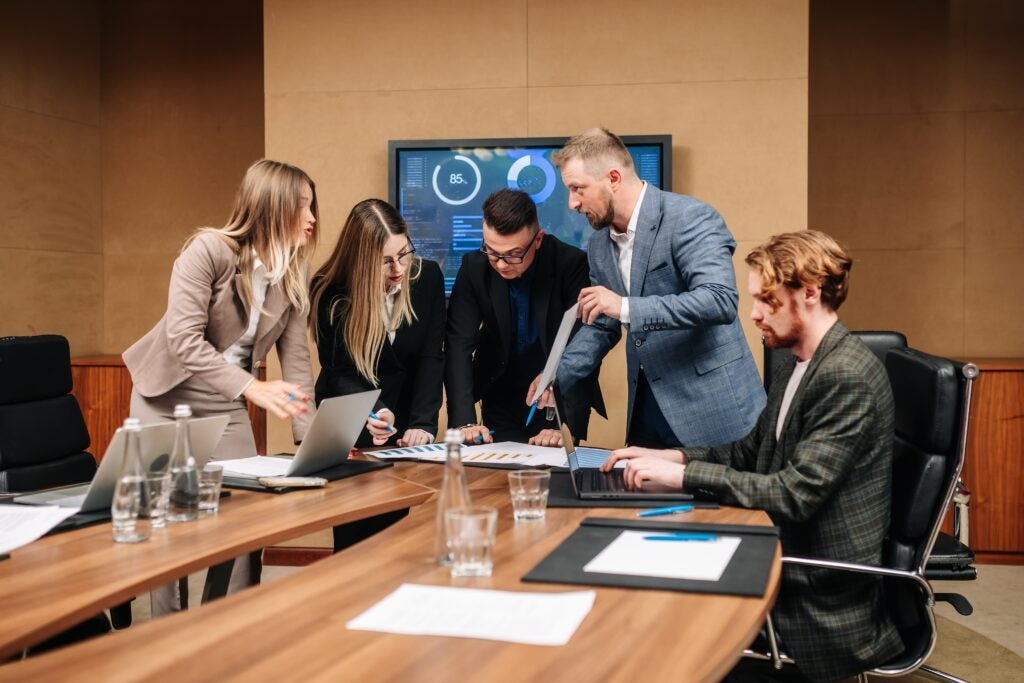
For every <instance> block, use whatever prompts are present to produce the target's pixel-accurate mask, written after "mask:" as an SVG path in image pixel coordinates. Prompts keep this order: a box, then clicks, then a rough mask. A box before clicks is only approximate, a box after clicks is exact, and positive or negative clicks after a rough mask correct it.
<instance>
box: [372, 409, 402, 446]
mask: <svg viewBox="0 0 1024 683" xmlns="http://www.w3.org/2000/svg"><path fill="white" fill-rule="evenodd" d="M377 416H378V417H379V418H380V419H379V420H375V419H373V418H372V417H368V418H366V431H368V432H370V436H372V437H373V445H374V446H383V445H384V444H385V443H387V440H388V439H389V438H391V435H392V434H394V433H395V427H394V425H395V414H394V413H392V412H391V411H390V410H388V409H387V408H382V409H381V410H378V411H377Z"/></svg>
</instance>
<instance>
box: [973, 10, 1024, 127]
mask: <svg viewBox="0 0 1024 683" xmlns="http://www.w3.org/2000/svg"><path fill="white" fill-rule="evenodd" d="M967 6H968V10H967V108H968V110H977V109H1022V108H1024V3H1021V2H1019V0H971V1H970V2H969V3H967Z"/></svg>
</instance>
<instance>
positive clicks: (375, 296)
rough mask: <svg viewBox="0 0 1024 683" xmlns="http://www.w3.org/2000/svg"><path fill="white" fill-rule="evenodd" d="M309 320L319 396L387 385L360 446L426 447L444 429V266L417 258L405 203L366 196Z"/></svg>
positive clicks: (320, 277)
mask: <svg viewBox="0 0 1024 683" xmlns="http://www.w3.org/2000/svg"><path fill="white" fill-rule="evenodd" d="M310 300H311V302H312V314H311V316H310V327H311V328H312V330H313V332H314V334H315V335H316V340H317V349H318V353H319V356H320V366H321V370H320V376H319V377H317V380H316V388H315V391H316V402H317V405H319V404H320V402H321V401H323V400H324V399H326V398H331V397H333V396H345V395H348V394H354V393H358V392H361V391H368V390H370V389H375V388H379V389H380V392H381V393H380V399H379V401H378V402H377V405H376V407H375V409H374V412H375V413H376V415H377V417H378V418H379V419H375V418H373V417H367V420H366V429H365V430H364V431H363V433H362V434H360V436H359V439H358V440H357V441H356V446H357V447H360V448H362V447H369V446H381V445H384V444H396V445H399V446H420V445H423V444H426V443H430V442H432V441H433V440H434V437H435V436H436V434H437V413H438V411H439V410H440V408H441V384H442V381H443V377H444V353H443V350H442V346H443V343H444V326H445V301H444V278H443V276H442V275H441V268H440V267H439V266H438V265H437V264H436V263H434V262H433V261H427V260H424V259H421V258H419V257H418V256H416V250H415V249H414V248H413V245H412V242H411V241H410V239H409V229H408V227H407V226H406V224H405V221H404V220H403V219H402V217H401V215H399V213H398V211H397V210H396V209H395V208H394V207H393V206H391V205H390V204H388V203H387V202H385V201H382V200H380V199H366V200H364V201H361V202H359V203H358V204H356V205H355V206H354V207H353V208H352V211H351V213H349V215H348V220H346V222H345V227H344V228H343V229H342V231H341V235H340V237H339V238H338V243H337V245H336V246H335V247H334V251H333V253H332V254H331V256H330V258H328V259H327V262H326V263H325V264H324V265H323V266H322V267H321V268H320V269H319V270H318V271H317V273H316V275H314V276H313V284H312V290H311V293H310Z"/></svg>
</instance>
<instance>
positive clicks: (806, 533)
mask: <svg viewBox="0 0 1024 683" xmlns="http://www.w3.org/2000/svg"><path fill="white" fill-rule="evenodd" d="M795 365H796V361H795V359H794V357H793V356H792V355H790V356H789V357H787V359H786V360H785V362H783V363H782V366H781V367H780V368H779V369H778V370H777V371H776V373H775V376H774V377H773V378H772V382H771V387H772V389H771V395H770V396H769V397H768V405H767V407H766V408H765V410H764V412H763V413H762V414H761V417H760V419H759V420H758V422H757V426H756V427H755V428H754V429H753V430H752V431H751V432H750V434H748V435H747V436H746V437H745V438H744V439H742V440H740V441H737V442H735V443H731V444H728V445H725V446H720V447H718V448H687V449H686V455H687V458H688V460H689V463H688V464H687V466H686V470H685V472H684V473H683V485H684V486H685V487H686V488H699V489H706V490H710V491H713V492H716V493H717V494H718V495H719V496H720V498H721V500H722V502H723V503H726V504H729V505H741V506H743V507H748V508H760V509H762V510H765V511H766V512H768V514H769V515H770V516H771V518H772V521H773V522H774V523H775V524H776V525H778V527H779V529H780V531H781V534H780V535H781V539H782V550H783V554H785V555H795V556H800V557H817V558H823V559H828V560H839V561H844V562H857V563H861V564H869V565H875V566H878V565H880V564H881V561H882V542H883V540H884V538H885V534H886V532H887V530H888V528H889V515H890V507H891V500H892V491H891V489H892V461H893V433H894V417H893V399H892V389H891V387H890V385H889V378H888V376H887V375H886V372H885V368H883V367H882V364H881V363H880V362H879V360H878V358H877V357H876V356H875V355H874V354H873V353H872V352H871V351H870V350H869V349H868V348H867V346H865V345H864V343H863V342H861V341H860V340H859V339H857V338H856V337H855V336H853V335H852V334H850V333H849V331H848V330H847V329H846V327H845V326H844V325H843V324H842V323H841V322H838V321H837V322H836V323H835V324H834V325H833V326H832V328H831V329H830V330H829V331H828V333H827V334H826V335H825V337H824V339H822V341H821V344H820V345H819V346H818V349H817V350H816V351H815V352H814V356H813V357H812V358H811V364H810V365H809V366H807V372H806V373H805V374H804V377H803V380H801V382H800V386H799V388H798V389H797V392H796V394H795V395H794V396H793V400H792V403H791V404H790V408H789V412H788V413H786V418H785V421H784V422H783V427H782V435H781V437H780V438H779V439H776V438H775V425H776V423H777V422H778V419H779V411H780V409H781V407H782V396H783V394H784V393H785V391H786V385H787V384H789V378H790V376H791V375H792V374H793V369H794V367H795ZM884 600H885V596H884V595H883V585H882V582H881V580H880V579H879V577H875V576H870V575H866V574H853V573H850V572H837V571H835V570H829V569H818V568H810V567H800V566H795V565H785V566H784V567H783V573H782V589H781V591H780V593H779V598H778V601H777V602H776V603H775V607H774V609H773V612H772V614H773V615H774V617H775V625H776V627H777V629H778V631H779V634H780V636H781V638H782V641H783V643H784V644H785V646H786V648H787V650H788V651H789V654H791V655H793V657H794V659H795V660H796V663H797V667H798V668H799V669H800V670H801V671H802V672H803V673H804V674H805V675H807V676H809V677H810V678H812V679H814V680H833V679H839V678H846V677H848V676H853V675H855V674H857V673H860V672H862V671H866V670H868V669H870V668H873V667H874V666H877V665H879V664H882V663H884V662H885V661H887V660H889V659H890V658H892V657H894V656H896V655H897V654H899V653H900V652H902V650H903V643H902V641H901V640H900V636H899V633H898V632H897V631H896V628H895V626H894V625H893V622H892V621H891V619H890V617H889V615H888V613H887V611H886V610H885V608H884Z"/></svg>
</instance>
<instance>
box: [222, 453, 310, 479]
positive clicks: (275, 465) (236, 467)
mask: <svg viewBox="0 0 1024 683" xmlns="http://www.w3.org/2000/svg"><path fill="white" fill-rule="evenodd" d="M215 464H217V465H220V466H221V467H223V468H224V476H225V477H238V478H240V479H259V478H260V477H283V476H285V475H287V474H288V468H289V467H291V464H292V459H291V458H275V457H273V456H267V455H257V456H254V457H252V458H237V459H235V460H218V461H216V463H215Z"/></svg>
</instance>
